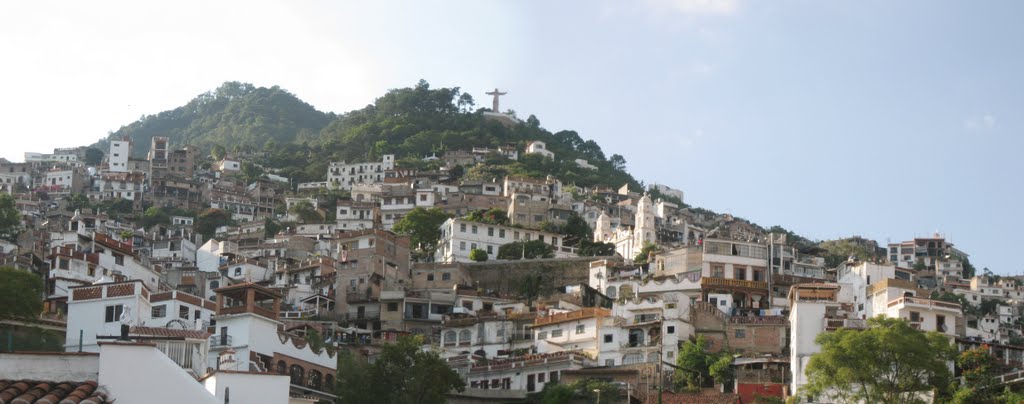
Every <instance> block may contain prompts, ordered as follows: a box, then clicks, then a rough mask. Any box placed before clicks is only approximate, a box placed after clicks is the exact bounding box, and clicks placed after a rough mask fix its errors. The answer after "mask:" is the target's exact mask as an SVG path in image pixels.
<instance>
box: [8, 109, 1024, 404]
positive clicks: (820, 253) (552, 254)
mask: <svg viewBox="0 0 1024 404" xmlns="http://www.w3.org/2000/svg"><path fill="white" fill-rule="evenodd" d="M495 92H497V90H495ZM491 115H492V116H491V117H489V118H488V119H495V120H499V121H501V122H502V123H503V124H514V123H515V122H513V121H514V118H512V117H510V116H504V115H503V114H493V113H492V114H491ZM104 146H105V147H106V148H105V150H100V151H101V152H102V153H101V155H99V154H96V153H95V152H88V151H89V150H96V149H90V148H87V147H78V148H62V149H56V150H54V151H53V153H25V161H24V162H9V161H6V160H3V161H0V191H2V193H3V194H6V195H7V196H4V198H10V199H11V200H13V209H16V211H17V214H18V217H19V218H20V223H18V226H17V227H18V228H19V230H20V231H18V232H17V233H16V234H14V235H13V237H10V238H9V239H8V240H4V241H0V261H2V262H0V266H4V267H9V268H14V269H16V270H18V271H22V272H26V273H30V274H33V275H35V276H37V277H38V278H39V279H40V282H41V283H42V284H43V285H44V286H43V287H42V290H43V296H41V299H42V302H43V306H42V307H43V310H42V312H41V313H39V314H38V316H35V317H12V318H2V317H0V326H2V328H0V402H2V403H7V402H10V403H14V402H44V401H35V400H41V399H42V397H44V396H46V397H53V398H56V399H61V398H63V397H71V396H74V397H77V398H78V400H79V401H75V402H81V403H104V402H115V401H117V402H121V403H142V402H174V403H186V402H187V403H227V402H229V400H230V402H232V403H317V402H335V400H337V399H338V393H337V386H338V384H339V380H340V377H341V376H340V373H341V372H340V370H339V356H340V355H342V353H345V354H349V355H351V356H353V357H354V358H355V359H356V360H358V361H361V362H366V363H373V362H374V361H376V360H378V359H380V356H381V353H382V350H383V349H384V348H385V347H387V346H389V345H391V344H395V343H397V342H398V341H400V340H404V339H406V338H407V337H414V336H415V337H418V338H417V339H415V341H417V342H418V343H419V344H421V345H422V346H421V349H422V350H423V351H429V352H433V353H436V354H437V355H438V356H439V357H440V358H441V359H443V360H444V362H445V363H446V364H447V366H448V367H450V368H451V369H452V370H453V371H454V372H455V373H457V375H458V376H459V378H460V379H461V380H462V382H463V383H464V387H463V388H461V389H457V390H452V391H450V392H449V393H448V395H447V400H448V401H450V402H455V403H471V402H530V400H533V399H534V397H536V396H537V395H538V394H541V393H542V392H543V391H545V388H546V387H548V385H554V384H562V385H565V384H572V383H576V382H580V381H588V380H597V381H601V382H602V383H605V385H608V386H613V389H614V390H615V396H613V397H612V396H606V397H605V398H604V401H602V402H628V403H660V402H665V403H682V402H707V403H712V402H713V403H754V402H762V401H758V400H768V399H772V398H774V399H778V400H779V401H777V402H782V400H785V399H787V398H790V397H794V396H797V395H798V393H799V392H801V391H802V389H804V387H805V385H807V384H808V383H809V381H808V375H807V372H806V369H807V368H808V364H809V362H810V361H811V358H812V357H813V356H814V355H815V354H816V353H818V352H820V351H821V346H820V344H819V342H818V339H817V338H818V336H819V335H820V334H823V333H833V332H838V330H844V329H845V330H851V329H853V330H859V329H866V328H868V327H869V324H870V321H871V320H872V319H874V318H879V317H885V318H892V319H902V320H905V321H906V322H907V323H908V324H909V327H910V328H911V329H912V332H918V331H917V330H919V331H924V332H935V333H939V334H941V335H943V336H945V337H946V338H948V341H949V342H950V344H952V345H953V346H955V347H956V348H957V350H958V351H960V352H963V351H967V350H970V349H975V348H979V347H982V348H983V349H986V350H988V352H990V353H991V354H992V355H993V356H994V357H996V358H998V360H999V361H1001V362H1002V363H1003V365H1005V367H1006V368H1007V369H1010V371H1009V372H1007V375H1006V376H1005V377H1004V378H1002V379H1000V383H1002V384H1006V385H1009V384H1012V383H1016V382H1019V381H1020V380H1021V379H1024V374H1022V373H1021V368H1022V367H1024V334H1022V326H1024V323H1022V320H1021V318H1022V317H1021V315H1022V310H1024V304H1022V303H1024V284H1022V281H1021V278H1018V277H1012V276H997V275H995V274H993V273H992V272H991V271H988V270H985V271H976V270H975V269H974V268H973V266H972V265H971V264H970V261H969V257H970V254H969V252H968V251H963V250H961V249H959V248H957V246H955V245H954V244H953V243H952V242H951V240H950V239H948V238H947V237H944V236H943V235H942V234H934V233H928V234H925V235H921V234H918V233H915V230H916V229H907V233H906V234H902V235H893V236H894V237H896V238H898V239H901V240H906V241H900V242H892V243H888V244H881V245H880V244H878V243H876V242H875V241H872V240H867V239H863V238H859V237H852V238H849V239H846V240H844V242H845V243H846V245H850V246H854V247H856V251H859V252H861V253H858V254H849V255H845V254H844V255H842V256H839V257H838V259H837V256H836V254H837V252H836V251H829V250H828V249H827V248H823V247H821V246H819V245H817V244H814V243H807V242H802V241H801V242H798V240H797V238H798V236H796V235H794V234H792V233H787V232H783V231H772V230H766V229H764V228H761V227H759V226H757V225H754V224H752V223H751V222H749V221H746V220H743V219H741V218H738V217H733V216H730V215H719V214H715V213H712V212H710V211H707V210H703V209H698V208H694V207H691V206H689V205H687V204H685V202H684V193H683V191H681V190H678V189H673V188H671V187H668V186H664V185H650V186H648V187H645V188H644V189H631V188H630V187H629V186H628V185H623V186H622V187H620V188H617V189H614V188H603V187H577V186H576V185H575V184H572V183H566V182H563V181H562V180H560V179H559V178H556V177H554V176H552V175H548V176H546V177H525V176H512V175H509V176H505V177H503V178H491V179H488V180H483V181H481V180H467V179H464V178H462V177H460V176H458V175H455V173H456V172H460V171H462V170H464V169H466V168H468V167H473V166H476V165H478V164H484V163H485V162H486V161H488V160H493V159H507V160H516V159H519V158H522V157H523V156H526V155H532V154H537V155H541V156H543V157H544V158H548V159H552V160H554V159H558V158H559V156H558V155H556V154H555V153H554V152H552V151H551V150H549V149H548V148H547V145H546V144H545V142H543V141H540V140H536V141H530V142H527V143H525V144H508V145H502V146H500V147H493V146H488V145H480V146H479V147H472V148H468V149H464V150H447V151H444V152H443V153H435V154H431V155H425V156H420V157H419V158H421V160H422V161H423V162H429V163H431V164H430V165H429V166H430V167H431V168H430V169H422V168H420V167H416V168H414V167H404V166H402V165H401V164H399V159H396V156H395V155H392V154H382V155H376V156H371V157H370V158H367V159H365V161H333V162H330V163H329V165H328V169H327V171H326V172H324V173H323V177H322V180H321V181H315V182H301V183H300V182H296V181H294V180H293V179H291V178H286V177H285V176H283V175H281V174H280V173H278V172H276V171H275V170H274V168H273V167H268V166H264V164H265V163H264V157H265V156H263V155H261V154H260V153H259V152H236V151H232V152H224V153H219V154H221V155H219V156H216V157H217V158H211V157H210V154H211V153H210V150H200V149H199V148H197V147H193V146H189V145H177V144H175V143H174V142H172V141H171V139H169V138H167V137H153V138H152V139H151V142H150V144H149V145H148V152H147V153H146V154H145V155H144V156H141V155H134V154H133V152H132V150H133V148H136V149H137V148H138V147H139V145H136V144H133V141H132V140H131V139H128V138H125V139H123V140H111V141H109V142H106V143H104ZM574 163H575V164H576V165H577V166H578V167H579V169H582V170H599V167H597V166H594V165H592V164H590V163H588V161H586V160H582V159H577V160H576V161H575V162H574ZM254 172H255V173H256V174H255V175H254V174H253V173H254ZM417 225H419V226H417ZM424 226H428V228H427V230H426V231H424V230H421V229H422V228H423V227H424ZM0 286H3V285H0ZM32 329H41V330H44V331H45V332H46V335H52V336H56V338H55V339H56V341H54V340H53V339H54V338H51V340H50V341H49V345H47V347H46V348H47V349H48V350H49V351H47V349H29V348H27V347H26V346H20V345H19V344H21V343H22V342H19V341H23V340H24V339H25V338H23V336H25V335H29V334H28V333H29V332H30V330H32ZM698 344H699V345H698ZM693 346H699V347H701V348H702V349H704V350H706V351H707V353H708V354H709V355H718V354H723V355H721V357H724V358H726V362H725V365H723V366H725V367H726V368H727V370H729V371H728V372H724V373H725V374H728V375H729V377H726V378H722V379H719V378H717V377H716V378H715V380H699V381H697V382H696V385H695V387H696V389H682V388H680V385H681V384H682V383H684V382H681V381H680V380H683V381H685V379H686V375H687V374H688V373H690V372H695V373H698V374H699V373H701V372H700V371H695V370H694V369H689V368H686V367H685V366H684V365H681V363H683V362H684V361H680V360H679V358H680V356H682V355H684V351H686V350H688V349H691V348H692V347H693ZM949 367H950V369H954V370H958V367H957V366H955V365H954V363H952V362H950V363H949ZM957 375H958V374H957ZM595 391H596V390H595ZM598 394H601V393H598ZM605 394H609V393H605ZM921 394H923V395H925V396H927V395H928V394H932V393H931V392H927V391H925V392H922V393H921ZM19 397H22V398H23V399H24V400H26V401H17V399H18V398H19ZM155 397H159V399H157V398H155ZM598 397H600V396H598ZM599 399H600V398H599ZM615 400H618V401H615ZM799 400H800V402H808V400H809V398H808V397H800V398H799ZM45 402H54V403H55V402H64V401H57V400H51V401H45ZM68 402H70V401H68ZM366 402H373V400H370V399H368V400H367V401H366ZM764 402H772V401H764ZM814 402H828V399H827V398H823V397H819V398H818V399H817V400H816V401H814Z"/></svg>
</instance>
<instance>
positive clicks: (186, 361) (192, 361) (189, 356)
mask: <svg viewBox="0 0 1024 404" xmlns="http://www.w3.org/2000/svg"><path fill="white" fill-rule="evenodd" d="M230 339H231V337H230V336H228V340H229V341H230ZM218 342H219V339H218ZM154 343H155V344H156V349H159V350H160V352H163V353H164V355H167V357H168V358H171V360H172V361H174V363H177V364H178V366H181V368H182V369H185V370H191V371H192V373H193V374H194V375H195V376H196V377H202V376H204V375H205V374H206V367H207V359H206V358H207V353H208V352H209V349H207V348H206V347H205V346H203V345H204V343H202V342H193V341H154ZM211 343H212V337H211ZM229 344H230V342H229Z"/></svg>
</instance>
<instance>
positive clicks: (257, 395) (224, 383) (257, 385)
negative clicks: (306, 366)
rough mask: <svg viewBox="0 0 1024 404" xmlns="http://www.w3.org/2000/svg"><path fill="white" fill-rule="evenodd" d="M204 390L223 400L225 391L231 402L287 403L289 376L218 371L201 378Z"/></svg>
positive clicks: (256, 403)
mask: <svg viewBox="0 0 1024 404" xmlns="http://www.w3.org/2000/svg"><path fill="white" fill-rule="evenodd" d="M203 385H204V386H205V388H206V390H207V391H208V392H209V393H211V394H214V395H216V396H217V401H218V402H224V398H225V391H228V394H230V397H229V399H230V400H231V402H232V403H251V404H264V403H265V404H281V403H288V402H289V401H288V400H289V398H288V389H289V378H288V376H285V375H271V374H259V373H255V374H253V373H234V372H218V373H216V374H214V375H213V376H210V377H208V378H206V380H203Z"/></svg>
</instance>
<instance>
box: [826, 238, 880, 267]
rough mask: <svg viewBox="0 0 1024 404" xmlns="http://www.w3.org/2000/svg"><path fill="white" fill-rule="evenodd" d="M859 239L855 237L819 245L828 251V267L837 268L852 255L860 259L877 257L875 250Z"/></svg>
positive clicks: (865, 259)
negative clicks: (859, 241)
mask: <svg viewBox="0 0 1024 404" xmlns="http://www.w3.org/2000/svg"><path fill="white" fill-rule="evenodd" d="M857 241H858V239H856V238H853V239H840V240H828V241H823V242H821V244H819V247H821V248H823V249H825V251H826V254H825V265H826V266H827V267H828V268H835V267H837V266H839V264H840V263H842V262H845V261H846V260H847V259H849V258H850V257H854V258H856V259H857V260H858V261H867V260H869V259H871V258H874V257H875V252H874V251H873V250H871V249H870V248H868V247H867V246H865V245H863V244H861V243H858V242H857Z"/></svg>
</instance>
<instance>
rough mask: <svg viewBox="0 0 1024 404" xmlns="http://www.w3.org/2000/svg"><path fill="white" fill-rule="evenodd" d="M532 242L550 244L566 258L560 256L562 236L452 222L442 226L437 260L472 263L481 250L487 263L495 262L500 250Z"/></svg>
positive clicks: (464, 221) (466, 222)
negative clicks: (520, 242) (523, 242)
mask: <svg viewBox="0 0 1024 404" xmlns="http://www.w3.org/2000/svg"><path fill="white" fill-rule="evenodd" d="M530 240H540V241H541V242H544V243H546V244H550V245H551V246H552V247H553V248H554V249H555V251H556V257H557V256H559V255H560V254H563V253H560V250H561V246H562V244H561V242H562V240H561V235H560V234H557V233H549V232H545V231H540V230H529V229H520V228H517V227H509V226H501V225H495V224H484V223H477V222H471V221H468V220H465V219H459V218H452V219H448V220H447V221H445V222H444V224H442V225H441V239H440V243H439V244H438V247H437V252H436V253H435V255H434V256H435V257H436V259H437V260H439V261H440V262H471V260H470V259H469V252H470V251H472V250H473V249H480V250H484V251H486V252H487V259H488V260H494V259H497V257H498V249H499V248H501V246H503V245H505V244H509V243H512V242H516V241H530Z"/></svg>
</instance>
